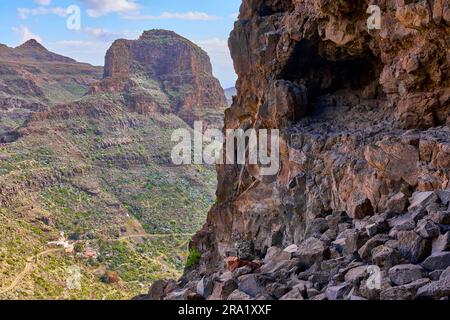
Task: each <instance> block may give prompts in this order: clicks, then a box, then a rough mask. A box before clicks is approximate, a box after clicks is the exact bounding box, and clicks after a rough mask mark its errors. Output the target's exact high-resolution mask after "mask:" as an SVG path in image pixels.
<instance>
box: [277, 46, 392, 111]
mask: <svg viewBox="0 0 450 320" xmlns="http://www.w3.org/2000/svg"><path fill="white" fill-rule="evenodd" d="M330 52H331V53H330ZM382 69H383V64H382V62H381V60H380V59H379V57H377V56H375V55H374V54H373V53H372V51H370V50H366V51H365V52H364V53H363V54H359V55H355V56H351V55H349V54H347V53H346V52H343V51H342V50H340V49H339V48H336V47H335V48H332V50H330V46H328V47H326V46H323V47H321V48H319V47H318V46H317V45H316V44H315V43H314V42H312V41H308V40H301V41H300V42H298V43H297V44H296V45H295V48H294V50H293V53H292V55H291V57H290V59H289V61H288V63H287V64H286V65H285V67H284V68H283V70H282V72H281V73H280V77H279V78H280V79H284V80H288V81H291V82H293V83H295V84H297V85H303V86H305V87H306V88H307V90H308V110H309V111H308V113H313V112H315V111H317V110H315V109H317V103H316V101H317V99H319V98H321V97H323V96H326V95H334V94H338V93H342V92H349V93H350V92H351V93H353V94H356V95H357V96H359V97H360V98H361V99H378V98H381V97H382V96H384V93H383V92H382V90H381V86H380V84H379V78H380V74H381V71H382Z"/></svg>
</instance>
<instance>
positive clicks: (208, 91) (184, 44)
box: [91, 30, 227, 124]
mask: <svg viewBox="0 0 450 320" xmlns="http://www.w3.org/2000/svg"><path fill="white" fill-rule="evenodd" d="M144 83H145V85H144V86H143V84H144ZM91 91H92V93H98V92H117V91H125V92H129V93H130V104H131V107H132V108H134V109H135V110H136V111H139V112H140V113H151V112H155V111H156V112H172V113H176V114H177V115H179V116H180V117H181V118H182V119H184V120H185V121H187V122H188V123H190V124H192V122H193V121H194V120H200V119H204V118H205V117H204V116H205V114H207V112H208V110H212V111H219V112H222V111H223V109H224V108H225V107H226V106H227V102H226V99H225V95H224V92H223V89H222V87H221V86H220V83H219V81H218V80H217V79H216V78H214V76H213V75H212V66H211V62H210V60H209V57H208V55H207V54H206V52H204V51H203V50H202V49H201V48H199V47H198V46H197V45H195V44H194V43H192V42H191V41H189V40H187V39H185V38H183V37H181V36H179V35H178V34H176V33H175V32H173V31H167V30H149V31H145V32H144V33H143V34H142V35H141V36H140V37H139V39H138V40H117V41H115V42H114V44H113V45H112V46H111V48H110V49H109V50H108V52H107V53H106V58H105V72H104V79H103V80H102V81H101V82H99V83H97V84H96V85H94V86H93V88H92V90H91Z"/></svg>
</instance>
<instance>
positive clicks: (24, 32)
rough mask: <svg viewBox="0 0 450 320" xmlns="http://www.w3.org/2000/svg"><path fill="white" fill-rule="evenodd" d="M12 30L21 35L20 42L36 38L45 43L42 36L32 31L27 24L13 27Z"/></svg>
mask: <svg viewBox="0 0 450 320" xmlns="http://www.w3.org/2000/svg"><path fill="white" fill-rule="evenodd" d="M12 30H13V31H14V32H15V33H17V34H18V35H19V41H20V43H24V42H26V41H28V40H31V39H34V40H36V41H37V42H39V43H41V44H42V43H43V41H42V38H41V37H40V36H38V35H36V34H34V33H33V32H31V30H30V29H28V27H25V26H20V27H19V28H16V27H14V28H12Z"/></svg>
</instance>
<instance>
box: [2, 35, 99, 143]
mask: <svg viewBox="0 0 450 320" xmlns="http://www.w3.org/2000/svg"><path fill="white" fill-rule="evenodd" d="M102 74H103V68H102V67H96V66H92V65H90V64H87V63H80V62H77V61H75V60H73V59H71V58H67V57H64V56H62V55H59V54H56V53H53V52H51V51H49V50H47V49H46V48H45V47H44V46H43V45H41V44H40V43H39V42H37V41H36V40H33V39H32V40H29V41H27V42H25V43H23V44H22V45H20V46H18V47H16V48H11V47H8V46H6V45H3V44H0V118H1V119H2V121H0V142H5V141H9V140H11V137H10V136H11V134H10V133H9V132H11V131H13V130H15V129H16V128H18V127H20V126H21V125H22V124H23V122H24V121H25V120H26V119H28V117H29V115H30V114H32V113H35V112H37V111H43V110H47V109H48V108H50V107H52V106H55V105H57V104H61V103H69V102H72V101H76V100H79V99H80V98H81V97H83V96H84V95H85V94H86V93H87V92H89V89H90V86H91V85H92V84H93V83H95V82H97V81H98V80H100V79H101V78H102ZM12 136H15V134H12Z"/></svg>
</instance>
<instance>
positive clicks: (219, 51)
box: [194, 38, 237, 88]
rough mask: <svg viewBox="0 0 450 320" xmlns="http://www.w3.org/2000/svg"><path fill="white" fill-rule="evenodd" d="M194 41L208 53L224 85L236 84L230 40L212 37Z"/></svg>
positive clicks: (216, 73) (215, 73) (215, 72)
mask: <svg viewBox="0 0 450 320" xmlns="http://www.w3.org/2000/svg"><path fill="white" fill-rule="evenodd" d="M194 42H195V43H196V44H197V45H198V46H200V47H201V48H202V49H203V50H205V51H206V52H207V53H208V55H209V57H210V59H211V63H212V65H213V68H214V75H215V76H216V77H217V78H219V80H220V82H221V83H222V86H223V87H225V88H228V87H232V86H234V83H235V82H236V78H237V76H236V74H235V72H234V66H233V60H232V59H231V55H230V49H229V48H228V41H227V40H226V39H220V38H211V39H205V40H199V41H194Z"/></svg>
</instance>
